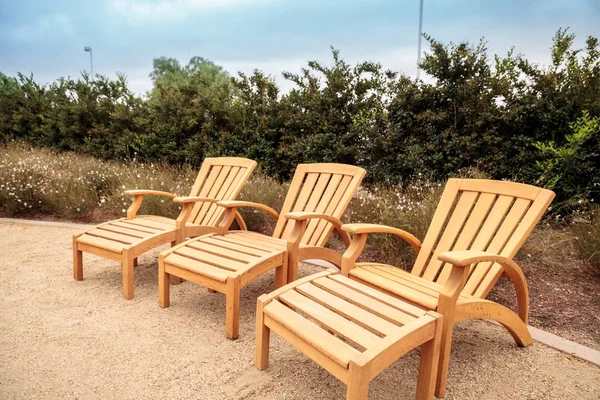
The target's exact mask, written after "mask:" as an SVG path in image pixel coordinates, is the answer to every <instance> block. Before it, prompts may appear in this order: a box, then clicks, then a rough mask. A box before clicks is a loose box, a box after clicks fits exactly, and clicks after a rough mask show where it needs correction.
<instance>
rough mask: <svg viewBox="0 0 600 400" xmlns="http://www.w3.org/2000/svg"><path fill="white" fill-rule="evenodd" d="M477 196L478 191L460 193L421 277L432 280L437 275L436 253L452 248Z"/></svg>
mask: <svg viewBox="0 0 600 400" xmlns="http://www.w3.org/2000/svg"><path fill="white" fill-rule="evenodd" d="M478 196H479V193H477V192H463V193H462V195H461V196H460V199H459V200H458V203H457V204H456V208H455V209H454V211H453V212H452V216H451V217H450V219H449V221H448V225H447V226H446V229H444V233H442V237H441V238H440V241H439V243H438V244H437V246H436V247H435V251H434V253H433V256H432V257H431V260H430V261H429V264H428V265H427V267H426V268H425V273H424V274H423V278H425V279H429V280H434V279H435V277H436V276H437V275H438V273H439V271H440V267H441V266H442V262H441V261H440V260H438V258H437V256H438V254H440V253H443V252H445V251H448V250H450V249H451V248H452V245H453V244H454V242H455V241H456V239H457V237H458V234H459V232H460V231H461V229H462V227H463V224H464V222H465V221H466V219H467V217H468V215H469V212H470V211H471V209H472V207H473V204H474V203H475V200H476V199H477V197H478Z"/></svg>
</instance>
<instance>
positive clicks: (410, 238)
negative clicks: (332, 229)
mask: <svg viewBox="0 0 600 400" xmlns="http://www.w3.org/2000/svg"><path fill="white" fill-rule="evenodd" d="M342 230H344V231H346V232H349V233H352V234H353V235H362V234H369V233H391V234H392V235H396V236H398V237H399V238H401V239H403V240H405V241H406V242H407V243H408V244H410V246H411V247H412V248H413V249H414V251H415V253H417V254H418V253H419V251H420V250H421V241H420V240H419V239H417V238H416V237H415V236H414V235H412V234H410V233H408V232H406V231H404V230H402V229H398V228H392V227H391V226H387V225H379V224H344V225H342Z"/></svg>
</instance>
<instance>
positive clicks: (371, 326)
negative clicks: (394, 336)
mask: <svg viewBox="0 0 600 400" xmlns="http://www.w3.org/2000/svg"><path fill="white" fill-rule="evenodd" d="M296 290H297V291H298V292H300V293H302V294H303V295H304V296H306V297H308V298H310V299H311V300H313V301H315V302H317V303H319V304H321V305H322V306H324V307H327V308H328V309H330V310H332V311H333V312H335V313H336V314H339V315H341V316H342V317H344V318H346V319H349V320H351V321H352V322H354V323H355V324H358V325H360V326H362V327H363V328H365V329H368V330H369V331H371V332H373V333H375V334H376V335H378V336H385V335H389V334H391V333H392V332H394V330H396V329H397V328H398V326H397V325H395V324H392V323H391V322H388V321H387V320H385V319H383V318H380V317H378V316H377V315H375V314H373V313H370V312H368V311H366V310H364V309H363V308H360V307H358V306H356V305H354V304H352V303H350V302H348V301H345V300H343V299H342V298H340V297H338V296H334V295H333V294H331V293H329V292H327V291H325V290H323V289H321V288H319V287H317V286H315V285H313V284H312V283H305V284H303V285H300V286H298V287H296Z"/></svg>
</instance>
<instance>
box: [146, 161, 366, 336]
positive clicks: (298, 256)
mask: <svg viewBox="0 0 600 400" xmlns="http://www.w3.org/2000/svg"><path fill="white" fill-rule="evenodd" d="M364 175H365V170H364V169H362V168H358V167H354V166H351V165H343V164H301V165H299V166H298V168H297V169H296V173H295V174H294V178H293V179H292V182H291V184H290V189H289V191H288V194H287V196H286V199H285V201H284V204H283V208H282V212H281V214H279V213H277V212H276V211H275V210H273V209H272V208H270V207H267V206H265V205H262V204H256V203H250V202H243V201H222V202H219V203H217V204H218V205H219V206H222V207H223V209H225V210H226V211H225V214H224V216H223V219H222V222H221V225H220V226H219V232H218V233H216V234H212V235H209V236H202V237H199V238H195V239H192V240H190V241H188V242H185V243H184V244H182V245H181V246H177V247H174V248H172V249H170V250H168V251H166V252H163V253H161V255H160V257H159V295H158V297H159V304H160V305H161V306H162V307H168V306H169V305H170V291H169V281H170V279H171V278H172V277H173V276H176V277H180V278H183V279H186V280H189V281H192V282H195V283H198V284H201V285H204V286H206V287H208V288H209V289H211V290H216V291H219V292H222V293H225V294H226V297H227V309H226V329H225V331H226V335H227V337H228V338H230V339H235V338H237V337H238V335H239V297H240V289H241V288H243V287H244V286H246V285H247V284H248V283H250V281H252V280H253V279H255V278H256V277H258V276H259V275H261V274H263V273H265V272H267V271H269V270H271V269H275V270H276V271H275V281H276V286H277V287H279V286H282V285H284V284H285V283H286V282H291V281H293V280H295V279H296V278H297V277H298V269H297V265H298V260H303V259H307V258H321V259H324V260H327V261H329V262H331V263H333V264H335V265H338V266H341V261H342V258H341V254H339V253H338V252H336V251H334V250H332V249H328V248H325V247H324V246H325V244H326V243H327V240H328V239H329V237H330V236H331V234H332V232H333V230H334V229H335V230H337V231H338V232H339V233H340V235H341V236H342V239H343V240H344V241H345V243H347V244H349V243H350V238H349V236H348V235H347V234H346V233H345V232H343V231H342V230H341V229H340V228H341V226H342V224H341V222H340V220H339V218H340V217H341V216H342V214H343V213H344V211H345V209H346V207H347V206H348V203H349V202H350V200H351V199H352V196H353V195H354V193H355V192H356V190H357V189H358V186H359V185H360V182H361V181H362V178H363V177H364ZM245 206H251V207H256V208H259V209H261V210H263V211H265V212H267V213H269V214H270V215H271V216H272V217H273V218H274V219H276V220H277V224H276V226H275V230H274V232H273V235H272V236H267V235H263V234H260V233H256V232H247V231H229V227H230V225H231V223H232V222H233V219H234V216H235V215H236V213H237V211H236V209H237V207H245ZM178 249H194V250H196V251H199V252H201V253H193V254H195V256H194V257H191V254H192V253H191V252H190V253H189V254H190V257H188V258H189V260H190V261H189V263H191V264H193V263H197V264H202V265H205V264H211V265H215V262H213V261H214V257H216V256H221V257H224V258H226V259H227V260H230V261H226V262H223V263H221V260H219V261H218V262H217V263H218V264H219V265H218V268H219V269H221V270H228V271H229V272H224V274H226V275H227V278H226V279H225V281H223V280H221V279H220V278H218V277H216V276H213V277H210V276H208V275H207V274H206V273H201V272H198V273H197V274H195V275H194V273H193V272H192V271H193V268H192V267H190V268H188V269H186V268H182V267H181V266H178V265H176V263H174V262H173V260H175V259H177V260H178V258H174V257H173V255H177V252H178V251H180V250H178ZM235 254H238V256H237V257H239V258H236V256H234V255H235ZM240 262H247V264H245V265H243V266H240V265H239V263H240ZM221 276H222V277H224V276H225V275H221Z"/></svg>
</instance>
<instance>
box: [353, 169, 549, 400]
mask: <svg viewBox="0 0 600 400" xmlns="http://www.w3.org/2000/svg"><path fill="white" fill-rule="evenodd" d="M553 198H554V193H553V192H551V191H550V190H546V189H541V188H538V187H535V186H530V185H525V184H520V183H512V182H500V181H491V180H480V179H450V180H449V181H448V183H447V185H446V187H445V189H444V192H443V194H442V197H441V199H440V203H439V205H438V207H437V209H436V212H435V214H434V217H433V220H432V221H431V225H430V227H429V230H428V232H427V235H426V236H425V240H424V241H423V243H421V242H420V241H419V240H418V239H417V238H416V237H414V236H413V235H411V234H410V233H408V232H405V231H403V230H401V229H396V228H391V227H387V226H380V225H374V224H348V225H344V226H343V227H342V229H343V230H344V231H346V232H348V233H351V234H353V237H352V242H351V244H350V247H349V248H348V250H346V252H345V253H344V255H343V260H342V274H343V275H345V276H348V277H350V278H351V279H353V280H356V281H358V282H361V283H364V284H366V285H369V286H371V287H374V288H377V289H378V290H381V291H383V292H385V293H387V294H389V295H392V296H395V297H397V298H401V299H403V300H405V301H409V302H410V303H411V304H414V305H416V306H418V307H421V308H422V309H424V310H433V311H437V312H438V313H440V314H442V315H443V317H444V320H443V329H442V333H441V351H440V362H439V371H438V374H437V383H436V396H438V397H442V396H444V394H445V388H446V379H447V374H448V365H449V361H450V346H451V343H452V329H453V326H454V323H455V322H459V321H463V320H467V319H475V318H484V319H493V320H496V321H498V322H499V323H500V324H502V325H503V326H504V327H505V328H506V329H507V330H508V331H509V333H510V334H511V335H512V336H513V338H514V339H515V341H516V342H517V344H519V345H521V346H527V345H529V344H531V342H532V338H531V335H530V333H529V331H528V330H527V318H528V313H529V293H528V289H527V282H526V281H525V276H524V275H523V272H522V270H521V268H520V267H519V266H518V265H517V264H516V263H515V262H514V261H513V260H512V258H513V256H514V255H515V254H516V253H517V251H518V250H519V248H520V247H521V245H522V244H523V242H524V241H525V239H526V238H527V237H528V236H529V234H530V233H531V231H532V230H533V228H534V227H535V225H536V224H537V222H538V221H539V220H540V218H541V217H542V215H543V214H544V212H545V211H546V209H547V208H548V206H549V205H550V203H551V202H552V199H553ZM369 233H390V234H394V235H397V236H399V237H400V238H402V239H404V240H405V241H407V242H408V243H409V244H410V245H411V246H412V247H413V249H414V250H415V252H416V253H417V257H416V261H415V264H414V266H413V268H412V271H411V272H410V273H409V272H405V271H404V270H401V269H399V268H396V267H394V266H391V265H385V264H378V263H369V262H364V263H356V259H357V258H358V256H359V255H360V253H361V251H362V249H363V247H364V246H365V243H366V240H367V235H368V234H369ZM502 275H504V276H506V277H507V278H509V279H510V280H511V281H512V283H513V284H514V286H515V291H516V295H517V303H518V315H517V314H515V313H514V312H513V311H511V310H510V309H508V308H507V307H504V306H502V305H500V304H497V303H494V302H492V301H489V300H485V298H486V297H487V295H488V293H489V292H490V291H491V290H492V288H493V287H494V285H495V283H496V281H497V280H498V279H499V278H500V277H501V276H502Z"/></svg>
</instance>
